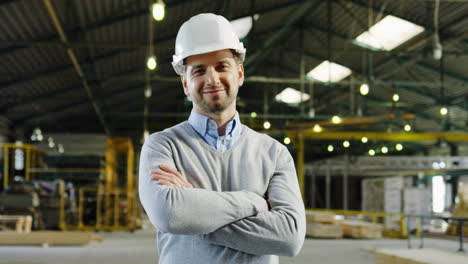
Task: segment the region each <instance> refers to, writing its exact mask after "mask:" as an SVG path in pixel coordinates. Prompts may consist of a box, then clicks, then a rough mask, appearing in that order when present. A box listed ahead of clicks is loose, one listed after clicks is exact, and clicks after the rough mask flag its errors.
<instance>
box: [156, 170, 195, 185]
mask: <svg viewBox="0 0 468 264" xmlns="http://www.w3.org/2000/svg"><path fill="white" fill-rule="evenodd" d="M151 174H152V175H164V176H166V177H170V178H173V179H176V180H178V181H180V182H183V183H188V182H187V181H186V180H185V179H183V178H182V179H181V178H179V177H177V176H176V175H174V174H172V173H169V172H165V171H154V172H152V173H151Z"/></svg>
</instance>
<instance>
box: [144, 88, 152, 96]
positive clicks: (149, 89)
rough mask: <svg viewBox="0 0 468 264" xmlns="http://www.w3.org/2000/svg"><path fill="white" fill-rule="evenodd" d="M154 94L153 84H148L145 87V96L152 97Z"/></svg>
mask: <svg viewBox="0 0 468 264" xmlns="http://www.w3.org/2000/svg"><path fill="white" fill-rule="evenodd" d="M151 94H152V90H151V86H150V85H147V86H146V87H145V98H150V97H151Z"/></svg>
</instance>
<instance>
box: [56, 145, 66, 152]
mask: <svg viewBox="0 0 468 264" xmlns="http://www.w3.org/2000/svg"><path fill="white" fill-rule="evenodd" d="M57 148H58V152H59V153H63V152H64V151H65V150H64V149H63V145H62V144H58V146H57Z"/></svg>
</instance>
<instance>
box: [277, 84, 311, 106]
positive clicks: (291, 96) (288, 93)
mask: <svg viewBox="0 0 468 264" xmlns="http://www.w3.org/2000/svg"><path fill="white" fill-rule="evenodd" d="M309 98H310V95H308V94H306V93H302V92H300V91H298V90H296V89H293V88H290V87H288V88H286V89H284V90H283V91H282V92H281V93H279V94H277V95H276V96H275V99H276V101H278V102H283V103H286V104H299V103H302V102H304V101H307V100H309Z"/></svg>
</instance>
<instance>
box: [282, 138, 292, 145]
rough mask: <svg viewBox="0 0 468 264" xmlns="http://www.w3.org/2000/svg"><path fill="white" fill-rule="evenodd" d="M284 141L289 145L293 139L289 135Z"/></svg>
mask: <svg viewBox="0 0 468 264" xmlns="http://www.w3.org/2000/svg"><path fill="white" fill-rule="evenodd" d="M283 142H284V144H286V145H289V143H291V139H290V138H289V137H285V138H284V140H283Z"/></svg>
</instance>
